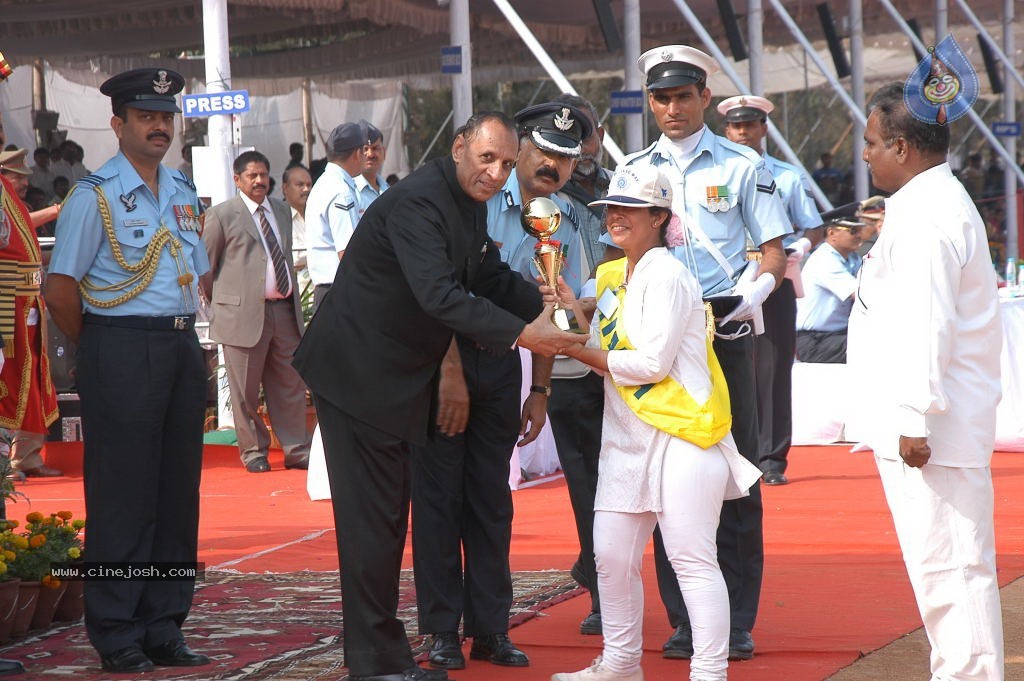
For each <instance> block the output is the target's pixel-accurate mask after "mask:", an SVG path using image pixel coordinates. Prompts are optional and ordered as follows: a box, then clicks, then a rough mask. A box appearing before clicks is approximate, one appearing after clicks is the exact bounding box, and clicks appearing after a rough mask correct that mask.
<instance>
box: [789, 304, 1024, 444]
mask: <svg viewBox="0 0 1024 681" xmlns="http://www.w3.org/2000/svg"><path fill="white" fill-rule="evenodd" d="M999 311H1000V314H1001V317H1002V322H1003V348H1002V352H1001V353H1000V359H999V365H1000V367H999V368H1000V373H1001V375H1002V378H1001V380H1002V389H1003V399H1002V400H1001V401H1000V402H999V406H998V407H997V408H996V450H998V451H1001V452H1021V451H1024V297H1022V298H1007V297H1001V298H1000V301H999ZM846 371H847V367H846V365H845V364H814V363H806V362H796V363H794V364H793V444H794V445H815V444H830V443H833V442H843V441H845V439H846V435H845V432H844V426H845V423H846V415H847V414H848V413H849V412H850V410H851V409H854V408H856V405H855V404H853V399H852V397H851V392H850V387H849V386H850V381H849V380H848V377H847V374H846Z"/></svg>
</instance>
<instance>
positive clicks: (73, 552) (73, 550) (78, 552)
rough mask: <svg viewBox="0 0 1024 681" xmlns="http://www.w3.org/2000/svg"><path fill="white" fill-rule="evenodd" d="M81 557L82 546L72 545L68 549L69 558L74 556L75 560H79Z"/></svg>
mask: <svg viewBox="0 0 1024 681" xmlns="http://www.w3.org/2000/svg"><path fill="white" fill-rule="evenodd" d="M81 557H82V550H81V549H80V548H78V547H77V546H72V547H71V548H70V549H68V558H72V559H74V560H78V559H79V558H81Z"/></svg>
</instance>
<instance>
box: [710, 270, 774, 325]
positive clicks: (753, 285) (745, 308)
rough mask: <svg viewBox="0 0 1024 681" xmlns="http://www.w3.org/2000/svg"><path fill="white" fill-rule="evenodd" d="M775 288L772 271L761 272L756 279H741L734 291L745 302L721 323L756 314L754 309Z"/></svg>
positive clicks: (747, 317) (759, 305)
mask: <svg viewBox="0 0 1024 681" xmlns="http://www.w3.org/2000/svg"><path fill="white" fill-rule="evenodd" d="M774 290H775V276H774V275H773V274H771V273H770V272H763V273H761V274H760V275H759V276H758V277H757V279H756V280H754V281H744V280H742V279H741V280H740V282H739V283H737V284H736V288H734V289H733V292H732V293H733V295H734V296H742V297H743V302H741V303H740V304H739V305H737V306H736V309H734V310H733V311H732V312H730V313H729V314H727V315H726V316H725V317H723V318H722V322H721V323H722V324H728V323H729V322H731V321H733V320H740V319H750V318H751V317H753V316H754V311H755V310H756V309H758V308H759V307H761V305H762V304H763V303H764V301H765V300H767V299H768V296H770V295H771V293H772V291H774Z"/></svg>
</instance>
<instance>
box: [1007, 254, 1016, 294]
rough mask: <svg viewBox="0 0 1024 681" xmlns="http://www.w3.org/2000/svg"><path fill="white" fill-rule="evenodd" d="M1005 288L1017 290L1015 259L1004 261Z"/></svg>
mask: <svg viewBox="0 0 1024 681" xmlns="http://www.w3.org/2000/svg"><path fill="white" fill-rule="evenodd" d="M1006 288H1008V289H1011V290H1012V289H1016V288H1017V258H1007V259H1006Z"/></svg>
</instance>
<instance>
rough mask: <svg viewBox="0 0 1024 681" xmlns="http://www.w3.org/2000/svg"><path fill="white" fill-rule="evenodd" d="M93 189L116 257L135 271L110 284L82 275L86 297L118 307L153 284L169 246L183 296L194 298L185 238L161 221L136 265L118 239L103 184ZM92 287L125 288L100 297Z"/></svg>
mask: <svg viewBox="0 0 1024 681" xmlns="http://www.w3.org/2000/svg"><path fill="white" fill-rule="evenodd" d="M93 191H95V192H96V205H97V207H98V208H99V212H100V218H101V219H102V220H103V231H104V232H105V233H106V235H107V241H108V242H110V250H111V251H112V252H113V253H114V259H115V260H116V261H117V264H118V265H120V266H121V267H122V268H123V269H124V270H125V271H127V272H131V273H132V274H131V276H130V277H128V278H127V279H125V280H124V281H121V282H118V283H116V284H111V285H109V286H96V285H95V284H93V283H92V280H90V279H89V277H88V276H86V277H82V281H81V282H79V284H78V290H79V291H80V292H81V294H82V298H83V299H84V300H85V301H86V302H87V303H89V304H90V305H94V306H95V307H98V308H111V307H116V306H118V305H121V304H122V303H125V302H127V301H129V300H131V299H132V298H135V297H136V296H138V295H139V294H140V293H142V292H143V291H145V290H146V289H147V288H149V285H150V284H151V283H152V282H153V277H154V276H156V271H157V269H158V268H159V266H160V251H161V250H163V248H164V247H167V249H168V251H169V252H170V254H171V258H172V259H173V260H174V264H175V265H176V266H177V268H178V284H180V285H181V287H182V289H183V290H182V297H183V298H185V299H186V301H187V300H188V299H191V297H192V287H191V286H190V284H191V283H192V280H193V276H192V273H191V272H189V271H188V268H187V266H186V265H185V262H184V257H183V256H182V253H181V242H179V241H178V240H177V239H175V238H174V235H172V234H171V230H169V229H167V226H166V225H163V224H161V225H160V229H158V230H157V231H156V233H155V234H154V235H153V238H152V240H150V242H149V245H148V246H147V247H146V252H145V254H144V255H143V256H142V258H140V259H139V261H138V262H137V263H135V264H134V265H133V264H131V263H129V262H128V261H127V260H125V258H124V253H122V252H121V244H120V243H118V241H117V234H116V233H115V232H114V221H113V219H112V218H111V217H110V205H109V204H108V203H107V197H106V195H104V193H103V190H102V189H101V188H100V187H93ZM186 290H187V291H188V293H187V294H186V293H185V291H186ZM90 291H124V292H123V293H121V294H120V295H118V296H116V297H114V298H111V299H110V300H99V299H98V298H96V297H94V296H93V295H92V294H91V293H90Z"/></svg>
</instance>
